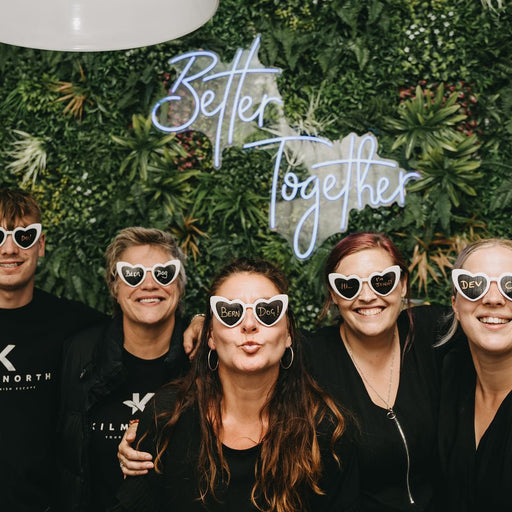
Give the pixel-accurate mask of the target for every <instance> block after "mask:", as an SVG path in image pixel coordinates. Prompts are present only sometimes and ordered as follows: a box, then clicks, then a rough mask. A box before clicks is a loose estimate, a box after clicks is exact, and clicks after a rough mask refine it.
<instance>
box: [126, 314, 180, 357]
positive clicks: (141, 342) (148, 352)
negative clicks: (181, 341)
mask: <svg viewBox="0 0 512 512" xmlns="http://www.w3.org/2000/svg"><path fill="white" fill-rule="evenodd" d="M174 325H175V318H174V317H172V318H171V319H170V320H169V321H168V322H166V323H164V324H157V325H144V324H134V323H131V322H129V321H128V320H126V317H123V334H124V342H123V346H124V348H125V349H126V350H127V351H128V352H130V354H132V355H134V356H136V357H139V358H141V359H156V358H158V357H160V356H163V355H164V354H166V353H167V352H168V351H169V347H170V344H171V337H172V333H173V331H174Z"/></svg>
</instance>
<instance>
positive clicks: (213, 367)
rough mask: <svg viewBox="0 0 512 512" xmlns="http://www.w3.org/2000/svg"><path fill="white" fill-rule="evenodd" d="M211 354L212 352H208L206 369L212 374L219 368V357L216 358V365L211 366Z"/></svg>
mask: <svg viewBox="0 0 512 512" xmlns="http://www.w3.org/2000/svg"><path fill="white" fill-rule="evenodd" d="M212 353H213V350H212V349H210V351H209V352H208V368H209V369H210V371H212V372H214V371H215V370H216V369H217V368H218V367H219V356H217V364H216V365H215V366H212V361H211V357H212Z"/></svg>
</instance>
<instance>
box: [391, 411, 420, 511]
mask: <svg viewBox="0 0 512 512" xmlns="http://www.w3.org/2000/svg"><path fill="white" fill-rule="evenodd" d="M386 416H387V418H388V419H390V420H393V422H394V423H395V425H396V428H397V430H398V433H399V434H400V437H401V438H402V442H403V444H404V448H405V456H406V458H407V472H406V474H405V483H406V485H407V494H408V495H409V502H410V503H411V505H414V498H413V497H412V493H411V485H410V482H409V472H410V469H411V459H410V457H409V446H408V445H407V439H406V438H405V434H404V431H403V430H402V425H400V422H399V421H398V418H397V417H396V413H395V411H394V410H393V408H391V407H390V408H389V409H388V412H387V413H386Z"/></svg>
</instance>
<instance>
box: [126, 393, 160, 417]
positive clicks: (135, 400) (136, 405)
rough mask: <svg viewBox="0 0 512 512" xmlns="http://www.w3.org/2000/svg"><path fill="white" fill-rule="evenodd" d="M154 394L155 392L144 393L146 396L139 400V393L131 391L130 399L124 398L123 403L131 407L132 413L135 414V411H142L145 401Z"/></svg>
mask: <svg viewBox="0 0 512 512" xmlns="http://www.w3.org/2000/svg"><path fill="white" fill-rule="evenodd" d="M154 394H155V393H146V396H145V397H144V398H143V399H142V400H141V399H140V394H139V393H133V395H132V400H125V401H124V402H123V404H124V405H127V406H128V407H131V408H132V414H135V413H136V412H137V411H141V412H142V411H143V410H144V408H145V407H146V405H147V403H148V402H149V401H150V400H151V399H152V398H153V396H154Z"/></svg>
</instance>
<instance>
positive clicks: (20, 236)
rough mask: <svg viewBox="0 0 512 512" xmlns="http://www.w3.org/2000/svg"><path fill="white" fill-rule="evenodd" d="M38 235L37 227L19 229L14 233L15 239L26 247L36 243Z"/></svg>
mask: <svg viewBox="0 0 512 512" xmlns="http://www.w3.org/2000/svg"><path fill="white" fill-rule="evenodd" d="M2 234H3V233H2ZM36 237H37V229H35V228H29V229H18V230H17V231H16V232H15V233H14V239H15V240H16V243H17V244H18V245H19V246H20V247H24V248H28V247H30V246H31V245H32V244H33V243H34V241H35V239H36Z"/></svg>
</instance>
